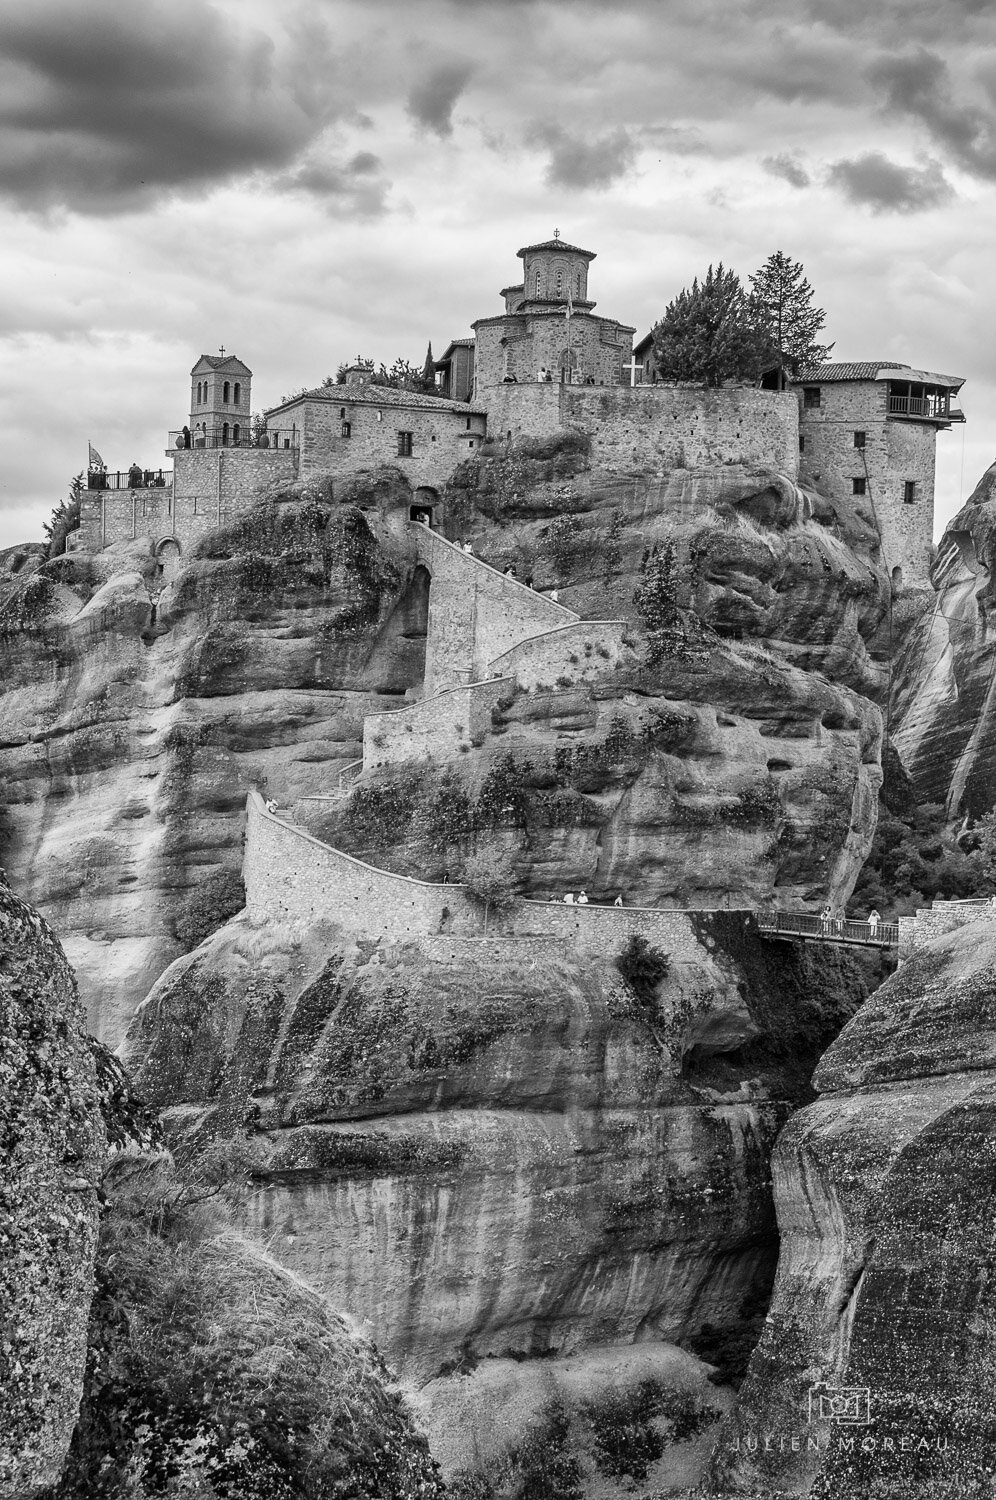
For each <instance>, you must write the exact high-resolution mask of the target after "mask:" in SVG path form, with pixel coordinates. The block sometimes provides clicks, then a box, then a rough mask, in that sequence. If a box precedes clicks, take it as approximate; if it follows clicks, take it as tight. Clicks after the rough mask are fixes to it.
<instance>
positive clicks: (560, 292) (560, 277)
mask: <svg viewBox="0 0 996 1500" xmlns="http://www.w3.org/2000/svg"><path fill="white" fill-rule="evenodd" d="M563 291H564V273H563V271H558V272H557V296H558V297H560V296H562V295H563Z"/></svg>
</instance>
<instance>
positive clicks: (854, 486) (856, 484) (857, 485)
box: [851, 475, 866, 495]
mask: <svg viewBox="0 0 996 1500" xmlns="http://www.w3.org/2000/svg"><path fill="white" fill-rule="evenodd" d="M865 489H866V485H865V479H864V475H862V476H861V478H860V479H852V480H851V494H852V495H863V494H864V492H865Z"/></svg>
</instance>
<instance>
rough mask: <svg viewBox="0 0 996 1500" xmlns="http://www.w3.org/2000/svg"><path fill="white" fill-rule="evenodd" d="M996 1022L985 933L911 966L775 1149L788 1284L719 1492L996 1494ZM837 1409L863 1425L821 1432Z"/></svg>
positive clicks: (843, 1046)
mask: <svg viewBox="0 0 996 1500" xmlns="http://www.w3.org/2000/svg"><path fill="white" fill-rule="evenodd" d="M994 1023H996V924H994V923H993V922H992V921H991V920H988V919H985V918H984V919H982V920H980V921H978V922H977V923H975V924H973V925H971V926H967V927H962V928H960V929H959V930H958V931H957V932H954V933H950V934H948V935H947V936H945V937H942V938H938V939H936V940H935V941H934V942H933V943H931V944H930V945H929V947H928V948H926V949H925V950H924V951H923V953H921V954H919V955H917V956H916V957H914V958H913V959H911V960H910V961H908V962H906V963H904V964H903V965H902V967H901V968H900V969H899V970H898V972H897V973H896V975H894V976H893V977H892V978H891V979H890V980H888V981H887V982H886V983H885V984H884V985H883V986H882V988H881V989H880V990H878V991H877V992H876V994H875V995H874V996H873V997H872V998H871V999H870V1000H868V1001H867V1002H866V1004H865V1005H864V1006H863V1008H862V1009H861V1010H860V1011H859V1012H858V1014H857V1015H856V1016H855V1018H854V1019H853V1020H852V1021H851V1022H850V1024H849V1025H848V1026H847V1027H846V1028H845V1030H844V1031H843V1032H842V1034H841V1036H840V1037H839V1038H838V1040H837V1041H836V1042H835V1043H834V1045H833V1046H832V1047H831V1048H830V1050H829V1052H828V1053H827V1055H826V1056H825V1057H824V1059H823V1061H822V1062H821V1064H820V1066H819V1068H818V1070H817V1073H816V1076H815V1084H816V1087H817V1089H818V1090H819V1093H820V1095H821V1097H820V1099H819V1101H818V1102H817V1103H815V1104H813V1105H811V1106H809V1107H808V1108H806V1109H804V1110H802V1111H801V1112H800V1113H799V1114H797V1115H796V1116H794V1118H793V1119H792V1120H790V1122H789V1124H788V1126H787V1127H786V1129H785V1131H784V1132H783V1134H782V1136H781V1138H780V1140H779V1143H778V1147H777V1150H776V1152H775V1156H774V1161H773V1175H774V1181H775V1196H776V1202H777V1205H778V1219H779V1227H780V1230H781V1235H782V1251H781V1259H780V1262H779V1270H778V1279H777V1282H776V1285H775V1291H774V1297H773V1301H772V1306H771V1311H770V1313H769V1316H768V1321H767V1324H766V1326H765V1331H764V1333H763V1335H762V1338H761V1341H760V1344H759V1345H758V1348H757V1350H756V1351H755V1353H754V1355H753V1357H752V1359H751V1364H750V1370H749V1374H748V1378H747V1381H746V1383H745V1385H744V1387H743V1390H742V1392H741V1404H740V1408H739V1410H738V1413H737V1416H736V1419H735V1420H734V1421H733V1422H732V1423H731V1425H730V1427H729V1428H728V1430H727V1432H726V1433H725V1434H724V1437H723V1439H722V1441H721V1445H720V1448H719V1450H718V1458H717V1462H716V1467H715V1480H716V1487H715V1489H714V1491H713V1493H716V1494H722V1495H724V1496H725V1495H729V1494H735V1495H754V1494H755V1493H757V1491H758V1488H760V1489H761V1490H762V1491H763V1492H764V1493H767V1492H768V1491H767V1490H766V1489H765V1486H766V1485H770V1486H771V1490H772V1492H773V1493H776V1494H792V1495H795V1494H812V1495H814V1496H818V1497H821V1500H850V1497H852V1496H856V1495H878V1494H881V1495H887V1496H897V1497H905V1496H914V1495H915V1496H917V1497H923V1500H930V1497H933V1496H937V1497H941V1496H950V1495H958V1496H972V1497H974V1496H977V1495H978V1496H982V1495H987V1494H989V1493H990V1492H991V1486H992V1472H993V1468H994V1464H996V1423H994V1419H993V1408H992V1389H993V1382H994V1378H996V1358H994V1352H993V1351H994V1348H996V1343H994V1330H996V1300H994V1295H993V1266H994V1262H996V1236H994V1223H996V1170H994V1140H996V1079H994V1067H996V1054H994V1045H993V1035H994ZM841 1393H844V1394H845V1395H846V1393H850V1395H851V1406H850V1408H849V1409H844V1410H843V1415H844V1416H845V1418H846V1416H847V1414H848V1410H849V1411H850V1414H851V1416H852V1418H853V1419H855V1421H856V1424H857V1425H848V1424H847V1422H846V1421H845V1422H844V1424H843V1425H841V1424H840V1423H839V1422H833V1421H828V1420H827V1417H828V1416H829V1415H830V1405H829V1403H830V1401H831V1400H832V1399H833V1398H834V1396H835V1395H840V1394H841ZM811 1415H812V1420H810V1416H811ZM772 1434H773V1435H774V1437H775V1441H774V1443H772V1444H770V1445H769V1448H768V1451H765V1450H764V1440H765V1437H766V1436H770V1435H772ZM793 1437H795V1438H797V1439H798V1440H799V1442H798V1445H797V1447H796V1451H792V1447H791V1439H792V1438H793ZM779 1438H785V1439H786V1442H785V1443H783V1444H781V1445H780V1444H779V1442H778V1439H779ZM807 1439H809V1440H813V1439H815V1440H817V1441H818V1443H819V1451H818V1452H816V1451H812V1449H811V1447H810V1448H809V1451H807ZM855 1439H856V1440H857V1441H854V1440H855ZM758 1442H759V1443H760V1452H758V1451H757V1444H758ZM752 1444H753V1445H754V1451H753V1452H752V1451H751V1445H752Z"/></svg>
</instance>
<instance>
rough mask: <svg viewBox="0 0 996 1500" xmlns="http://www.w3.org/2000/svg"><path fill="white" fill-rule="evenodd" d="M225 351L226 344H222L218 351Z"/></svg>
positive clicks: (220, 352)
mask: <svg viewBox="0 0 996 1500" xmlns="http://www.w3.org/2000/svg"><path fill="white" fill-rule="evenodd" d="M224 352H225V346H224V344H221V345H220V346H219V349H218V353H219V354H224Z"/></svg>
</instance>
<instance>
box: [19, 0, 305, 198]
mask: <svg viewBox="0 0 996 1500" xmlns="http://www.w3.org/2000/svg"><path fill="white" fill-rule="evenodd" d="M319 45H320V43H319V39H318V38H316V36H315V35H311V36H310V37H309V38H308V48H309V56H310V58H311V63H312V66H313V67H314V66H316V65H317V62H318V59H317V58H316V57H315V51H316V48H317V47H318V46H319ZM291 52H292V53H293V42H292V43H291ZM299 61H300V60H299V59H297V58H296V57H294V56H293V55H283V56H282V55H280V54H279V53H278V51H277V49H276V47H275V46H274V43H273V42H272V41H271V39H270V38H269V37H267V36H264V35H263V34H262V33H260V32H258V31H255V30H253V29H252V27H250V26H244V25H243V26H238V25H235V24H233V23H231V22H229V21H228V20H227V19H226V18H225V17H223V16H222V14H221V13H220V12H218V11H216V10H215V9H213V8H212V7H211V6H210V5H208V4H207V3H205V0H143V3H142V4H141V5H133V4H126V5H122V4H120V3H119V0H88V3H87V4H86V5H85V6H79V5H77V4H74V3H72V0H41V3H33V4H30V5H28V4H23V3H22V4H15V5H8V6H6V7H4V8H3V10H2V12H0V99H2V101H3V102H2V104H0V194H3V195H5V196H7V197H8V198H10V199H13V200H14V201H15V203H17V204H18V205H19V206H21V207H27V208H34V209H45V208H49V207H53V206H57V205H66V206H68V207H71V208H75V209H78V210H81V211H84V212H86V211H90V212H96V213H107V212H115V211H118V210H121V209H125V208H131V207H134V206H136V205H140V204H141V203H143V202H145V201H147V200H149V199H151V198H154V197H155V196H157V195H159V194H161V193H162V192H163V191H169V190H190V189H197V188H202V187H205V186H207V185H209V184H211V183H214V182H218V181H222V180H224V179H226V178H228V177H231V176H232V175H234V174H238V173H244V172H248V171H253V170H258V169H261V168H262V169H273V168H279V167H283V166H285V165H287V164H288V163H289V162H290V161H291V160H292V159H293V158H294V157H295V156H296V155H297V153H298V152H299V151H300V150H301V148H302V147H303V146H305V145H306V144H307V143H308V142H309V141H310V140H311V139H312V137H313V136H314V135H316V134H317V133H318V131H320V130H321V129H322V127H323V126H324V125H325V124H326V123H327V122H328V120H329V119H330V118H332V116H333V114H334V109H333V107H332V104H331V100H330V87H329V86H330V78H331V74H332V62H331V59H330V58H329V57H328V56H326V57H325V67H324V83H323V84H322V85H321V86H318V85H316V84H315V83H314V79H313V75H312V80H311V82H310V85H309V78H308V76H307V75H305V74H303V73H302V70H301V68H300V67H298V65H297V64H298V62H299ZM295 80H296V82H295Z"/></svg>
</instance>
